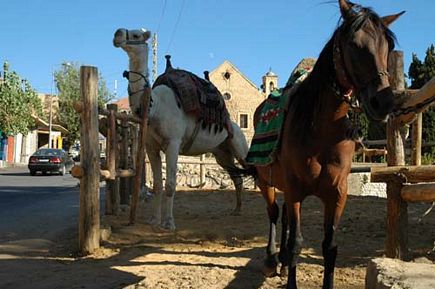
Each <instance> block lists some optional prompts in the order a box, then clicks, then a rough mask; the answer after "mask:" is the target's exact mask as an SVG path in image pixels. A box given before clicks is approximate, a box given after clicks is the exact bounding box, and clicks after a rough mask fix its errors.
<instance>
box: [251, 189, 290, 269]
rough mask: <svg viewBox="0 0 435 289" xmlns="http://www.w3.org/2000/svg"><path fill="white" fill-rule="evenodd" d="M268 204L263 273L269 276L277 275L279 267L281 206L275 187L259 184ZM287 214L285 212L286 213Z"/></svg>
mask: <svg viewBox="0 0 435 289" xmlns="http://www.w3.org/2000/svg"><path fill="white" fill-rule="evenodd" d="M258 186H259V187H260V190H261V194H262V195H263V197H264V199H265V201H266V204H267V214H268V216H269V241H268V242H267V247H266V254H267V257H266V260H265V261H264V268H263V270H262V271H263V274H264V275H265V276H267V277H271V276H274V275H276V268H277V267H278V256H277V250H276V223H277V221H278V218H279V207H278V205H277V204H276V197H275V188H273V187H270V186H267V185H264V184H261V182H260V183H259V184H258ZM284 214H285V213H284Z"/></svg>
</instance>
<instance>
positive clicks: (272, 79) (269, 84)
mask: <svg viewBox="0 0 435 289" xmlns="http://www.w3.org/2000/svg"><path fill="white" fill-rule="evenodd" d="M261 88H262V89H263V93H264V94H265V95H266V97H268V96H269V94H270V93H271V92H272V91H274V90H275V89H278V75H276V74H275V73H273V72H272V68H269V71H268V72H267V73H266V74H265V75H264V76H263V84H262V85H261Z"/></svg>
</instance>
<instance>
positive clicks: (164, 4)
mask: <svg viewBox="0 0 435 289" xmlns="http://www.w3.org/2000/svg"><path fill="white" fill-rule="evenodd" d="M165 11H166V0H164V2H163V9H162V15H160V20H159V25H157V30H156V33H157V34H158V33H159V31H160V25H161V24H162V21H163V16H164V15H165Z"/></svg>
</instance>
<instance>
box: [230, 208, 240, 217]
mask: <svg viewBox="0 0 435 289" xmlns="http://www.w3.org/2000/svg"><path fill="white" fill-rule="evenodd" d="M241 215H242V209H240V208H235V209H234V210H233V211H232V212H231V216H241Z"/></svg>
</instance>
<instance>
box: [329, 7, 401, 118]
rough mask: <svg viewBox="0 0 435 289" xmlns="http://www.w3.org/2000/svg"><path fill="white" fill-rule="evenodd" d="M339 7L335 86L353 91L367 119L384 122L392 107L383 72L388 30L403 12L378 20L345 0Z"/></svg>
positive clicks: (391, 43)
mask: <svg viewBox="0 0 435 289" xmlns="http://www.w3.org/2000/svg"><path fill="white" fill-rule="evenodd" d="M339 4H340V10H341V14H342V17H343V23H342V25H341V26H340V27H339V28H338V29H337V32H336V34H335V41H334V64H335V66H336V70H337V76H338V80H339V83H341V84H342V86H343V83H344V86H345V87H346V86H347V87H348V88H352V89H353V90H354V92H355V93H356V96H357V98H358V100H359V101H360V102H361V103H362V107H363V109H364V111H365V113H366V114H367V115H368V117H369V118H371V119H373V120H377V121H384V120H386V119H387V117H388V114H389V113H391V112H392V111H393V109H394V105H395V102H394V95H393V91H392V89H391V87H390V83H389V80H388V76H389V74H388V70H387V68H388V55H389V52H390V51H391V50H393V48H394V42H395V37H394V34H393V33H392V32H391V31H390V30H389V29H388V26H389V25H390V24H391V23H393V22H394V21H395V20H396V19H397V18H399V16H400V15H402V14H403V13H404V12H401V13H399V14H395V15H390V16H385V17H379V16H378V15H377V14H376V13H375V12H373V10H371V9H370V8H365V7H361V6H359V5H356V4H353V3H351V2H348V1H346V0H339ZM340 74H341V77H340Z"/></svg>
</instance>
